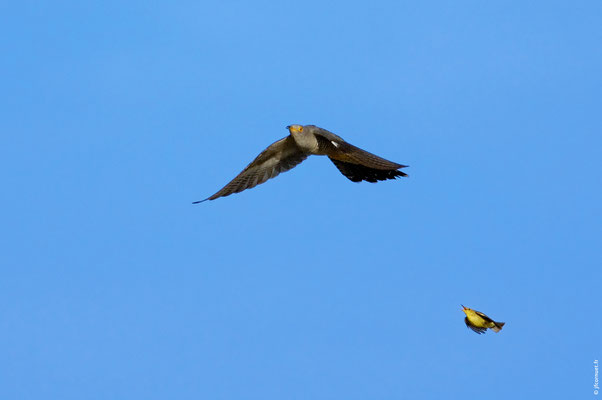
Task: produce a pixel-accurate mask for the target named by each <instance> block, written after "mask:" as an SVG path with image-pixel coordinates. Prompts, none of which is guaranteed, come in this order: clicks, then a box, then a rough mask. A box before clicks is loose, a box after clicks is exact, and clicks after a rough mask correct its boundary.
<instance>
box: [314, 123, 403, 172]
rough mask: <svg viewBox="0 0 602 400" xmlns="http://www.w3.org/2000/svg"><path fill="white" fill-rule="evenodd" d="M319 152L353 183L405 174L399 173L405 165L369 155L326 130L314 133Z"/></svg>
mask: <svg viewBox="0 0 602 400" xmlns="http://www.w3.org/2000/svg"><path fill="white" fill-rule="evenodd" d="M316 138H317V139H318V148H319V151H320V152H321V153H323V154H326V155H327V156H328V158H330V160H331V161H332V162H333V164H334V165H335V166H336V167H337V168H338V169H339V171H340V172H341V173H342V174H343V175H345V176H346V177H347V178H348V179H349V180H351V181H353V182H360V181H368V182H378V181H384V180H387V179H395V178H397V177H399V176H407V174H405V173H403V172H401V171H399V169H401V168H405V167H407V165H403V164H397V163H394V162H392V161H389V160H385V159H384V158H382V157H379V156H377V155H375V154H372V153H369V152H367V151H365V150H362V149H360V148H359V147H356V146H354V145H352V144H350V143H347V142H346V141H344V140H343V139H342V138H341V137H339V136H337V135H335V134H334V133H332V132H328V131H327V130H324V129H320V130H319V131H318V132H317V133H316Z"/></svg>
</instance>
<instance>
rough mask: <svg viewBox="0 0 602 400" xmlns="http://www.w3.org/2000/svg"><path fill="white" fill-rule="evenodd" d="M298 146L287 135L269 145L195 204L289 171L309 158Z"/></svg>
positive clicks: (239, 190) (260, 182)
mask: <svg viewBox="0 0 602 400" xmlns="http://www.w3.org/2000/svg"><path fill="white" fill-rule="evenodd" d="M308 155H309V154H307V153H304V152H303V151H301V150H300V149H299V147H297V144H296V143H295V140H294V139H293V138H292V137H291V136H287V137H285V138H283V139H280V140H278V141H277V142H274V143H272V144H271V145H269V146H268V147H267V148H266V149H265V150H264V151H262V152H261V153H260V154H259V155H258V156H257V157H256V158H255V160H253V162H251V163H250V164H249V165H247V167H246V168H245V169H244V170H243V171H242V172H241V173H240V174H238V175H237V176H236V178H234V179H232V181H230V183H228V184H227V185H226V186H224V187H223V188H222V189H221V190H220V191H219V192H217V193H215V194H214V195H213V196H210V197H208V198H206V199H204V200H199V201H195V202H194V203H193V204H197V203H202V202H203V201H206V200H215V199H217V198H218V197H224V196H229V195H231V194H232V193H238V192H242V191H243V190H245V189H250V188H253V187H255V186H257V185H260V184H262V183H264V182H265V181H267V180H268V179H272V178H275V177H276V176H278V174H280V173H281V172H285V171H288V170H289V169H291V168H293V167H295V166H296V165H297V164H299V163H300V162H302V161H303V160H305V159H306V158H307V156H308Z"/></svg>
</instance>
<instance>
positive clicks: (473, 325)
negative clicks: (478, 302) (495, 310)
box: [462, 306, 505, 335]
mask: <svg viewBox="0 0 602 400" xmlns="http://www.w3.org/2000/svg"><path fill="white" fill-rule="evenodd" d="M462 311H464V314H466V318H464V323H465V324H466V326H467V327H469V328H470V329H472V330H473V331H475V332H476V333H478V334H479V335H480V334H481V333H485V331H487V328H491V330H492V331H494V332H499V331H501V330H502V327H503V326H504V324H505V322H495V321H494V320H492V319H491V318H489V317H488V316H486V315H485V314H483V313H482V312H480V311H475V310H473V309H470V308H468V307H464V306H462Z"/></svg>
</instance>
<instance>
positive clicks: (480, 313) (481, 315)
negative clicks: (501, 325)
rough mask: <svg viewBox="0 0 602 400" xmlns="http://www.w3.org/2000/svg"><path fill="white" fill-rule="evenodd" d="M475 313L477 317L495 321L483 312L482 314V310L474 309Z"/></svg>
mask: <svg viewBox="0 0 602 400" xmlns="http://www.w3.org/2000/svg"><path fill="white" fill-rule="evenodd" d="M475 313H476V314H477V315H478V316H479V317H481V318H483V319H484V320H485V321H486V322H493V323H495V321H494V320H492V319H491V318H489V317H488V316H486V315H485V314H483V313H482V312H480V311H475Z"/></svg>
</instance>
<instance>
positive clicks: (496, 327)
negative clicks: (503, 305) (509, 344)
mask: <svg viewBox="0 0 602 400" xmlns="http://www.w3.org/2000/svg"><path fill="white" fill-rule="evenodd" d="M494 324H495V325H494V326H493V328H491V330H492V331H494V332H499V331H501V330H502V327H503V326H504V325H506V323H505V322H494Z"/></svg>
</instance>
